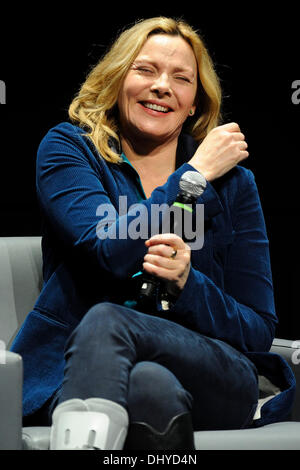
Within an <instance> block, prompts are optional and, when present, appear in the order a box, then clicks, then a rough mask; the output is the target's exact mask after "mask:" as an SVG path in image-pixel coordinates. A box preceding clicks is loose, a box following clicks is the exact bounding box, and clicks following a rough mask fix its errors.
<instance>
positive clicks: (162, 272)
mask: <svg viewBox="0 0 300 470" xmlns="http://www.w3.org/2000/svg"><path fill="white" fill-rule="evenodd" d="M143 269H144V270H145V271H147V272H148V273H149V274H153V275H154V276H157V277H159V278H161V279H165V280H167V281H173V280H174V271H173V270H171V269H167V268H164V267H161V266H156V265H155V264H152V263H148V262H144V263H143Z"/></svg>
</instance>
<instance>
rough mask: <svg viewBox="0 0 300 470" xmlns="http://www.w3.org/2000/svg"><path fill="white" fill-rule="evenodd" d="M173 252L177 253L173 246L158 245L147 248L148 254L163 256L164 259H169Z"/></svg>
mask: <svg viewBox="0 0 300 470" xmlns="http://www.w3.org/2000/svg"><path fill="white" fill-rule="evenodd" d="M174 250H176V251H177V252H178V250H177V249H176V248H174V247H173V246H170V245H164V244H160V245H152V246H149V248H148V253H149V254H154V255H160V256H164V257H165V258H171V256H172V255H173V253H174Z"/></svg>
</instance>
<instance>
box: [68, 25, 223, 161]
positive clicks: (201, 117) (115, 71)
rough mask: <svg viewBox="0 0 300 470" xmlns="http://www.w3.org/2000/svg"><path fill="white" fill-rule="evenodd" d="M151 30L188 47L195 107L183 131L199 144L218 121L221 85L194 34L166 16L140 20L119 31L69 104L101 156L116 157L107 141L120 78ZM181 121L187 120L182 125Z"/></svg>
mask: <svg viewBox="0 0 300 470" xmlns="http://www.w3.org/2000/svg"><path fill="white" fill-rule="evenodd" d="M153 34H169V35H176V36H181V37H182V38H183V39H185V40H186V41H187V42H188V44H190V46H191V47H192V49H193V51H194V54H195V57H196V60H197V64H198V75H199V76H198V87H197V97H196V100H197V101H196V104H197V109H196V112H195V114H194V116H193V117H192V118H188V120H187V121H186V122H188V123H189V124H188V127H186V126H185V127H186V130H187V132H189V133H190V134H191V135H192V136H193V137H194V139H195V140H196V141H198V142H201V141H202V140H203V139H204V137H205V136H206V135H207V133H208V132H209V131H210V130H211V129H212V128H214V127H216V126H217V125H218V124H219V121H220V107H221V87H220V83H219V79H218V77H217V74H216V72H215V70H214V65H213V63H212V60H211V58H210V56H209V54H208V51H207V49H206V47H205V45H204V43H203V40H202V39H201V37H200V36H199V34H198V33H197V32H196V31H195V30H194V29H193V28H192V27H191V26H190V25H188V24H187V23H186V22H185V21H183V20H181V19H179V20H176V19H173V18H166V17H156V18H149V19H146V20H140V21H138V22H137V23H135V24H134V26H132V27H130V28H128V29H126V30H125V31H123V32H122V33H121V34H120V35H119V37H118V38H117V40H116V41H115V42H114V43H113V45H112V47H111V48H110V49H109V51H108V52H107V53H106V54H105V55H104V57H103V58H102V59H101V60H100V61H99V63H98V64H97V65H96V66H95V67H94V68H93V69H92V70H91V71H90V73H89V74H88V75H87V78H86V80H85V82H84V83H83V85H82V86H81V88H80V90H79V92H78V94H77V95H76V96H75V98H74V99H73V101H72V103H71V105H70V107H69V117H70V119H71V121H73V122H74V123H76V124H77V125H79V126H80V127H82V128H83V129H85V131H86V134H85V135H86V136H88V137H89V138H90V139H91V140H92V142H93V143H94V145H95V147H96V149H97V150H98V151H99V153H100V154H101V155H102V156H103V158H105V159H106V160H108V161H110V162H112V163H118V162H120V161H122V160H121V158H120V155H119V153H117V150H116V148H114V146H112V145H110V144H111V141H112V139H115V140H116V141H117V143H118V145H117V146H119V148H120V139H119V135H118V108H117V100H118V95H119V92H120V89H121V86H122V82H123V80H124V78H125V76H126V74H127V72H128V70H129V68H130V66H131V64H132V63H133V61H134V60H135V58H136V57H137V55H138V54H139V52H140V50H141V49H142V47H143V45H144V44H145V42H146V40H147V39H148V37H149V36H151V35H153ZM185 124H186V123H185Z"/></svg>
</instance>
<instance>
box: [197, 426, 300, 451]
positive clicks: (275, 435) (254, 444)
mask: <svg viewBox="0 0 300 470" xmlns="http://www.w3.org/2000/svg"><path fill="white" fill-rule="evenodd" d="M195 446H196V449H197V450H283V449H284V450H300V423H297V422H292V421H289V422H282V423H273V424H268V425H266V426H262V427H261V428H250V429H237V430H232V431H231V430H230V431H197V432H195Z"/></svg>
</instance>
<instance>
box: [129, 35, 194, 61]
mask: <svg viewBox="0 0 300 470" xmlns="http://www.w3.org/2000/svg"><path fill="white" fill-rule="evenodd" d="M136 59H150V60H153V59H154V60H155V59H162V60H166V61H168V62H174V63H176V65H179V66H180V65H181V66H189V67H192V68H193V69H194V70H196V69H197V61H196V58H195V54H194V51H193V49H192V47H191V46H190V45H189V44H188V43H187V41H185V40H184V39H183V38H182V37H181V36H171V35H168V34H155V35H153V36H150V37H149V38H148V39H147V41H146V42H145V44H144V46H143V47H142V49H141V50H140V52H139V54H138V56H137V58H136Z"/></svg>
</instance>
